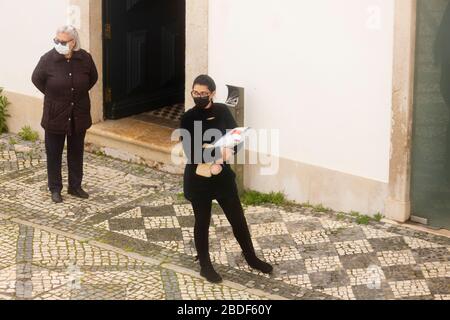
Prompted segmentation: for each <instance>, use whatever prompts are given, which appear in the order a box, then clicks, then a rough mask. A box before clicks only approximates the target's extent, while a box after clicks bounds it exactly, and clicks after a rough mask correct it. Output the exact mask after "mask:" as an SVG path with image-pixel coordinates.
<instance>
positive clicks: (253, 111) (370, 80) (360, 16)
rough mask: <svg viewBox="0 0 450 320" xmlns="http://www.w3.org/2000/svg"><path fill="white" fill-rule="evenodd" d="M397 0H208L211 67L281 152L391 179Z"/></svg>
mask: <svg viewBox="0 0 450 320" xmlns="http://www.w3.org/2000/svg"><path fill="white" fill-rule="evenodd" d="M393 13H394V1H392V0H314V1H311V0H278V1H273V0H245V1H242V0H210V18H209V19H210V21H209V24H210V33H209V73H210V74H211V75H212V76H213V77H214V78H215V79H216V81H217V83H218V85H219V91H220V92H219V97H218V98H219V99H220V100H223V99H224V98H225V97H226V89H225V88H224V86H225V84H234V85H238V86H243V87H245V88H246V90H247V91H246V115H245V116H246V120H247V123H246V124H247V125H249V126H251V127H253V128H273V129H280V130H281V147H280V151H281V157H283V158H287V159H291V160H295V161H299V162H303V163H307V164H313V165H317V166H320V167H325V168H329V169H334V170H337V171H341V172H344V173H349V174H354V175H357V176H361V177H367V178H370V179H374V180H378V181H382V182H387V181H388V173H389V169H388V167H389V148H390V121H391V95H392V94H391V89H392V81H391V79H392V63H393V61H392V60H393Z"/></svg>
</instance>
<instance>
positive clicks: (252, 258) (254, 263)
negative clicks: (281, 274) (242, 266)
mask: <svg viewBox="0 0 450 320" xmlns="http://www.w3.org/2000/svg"><path fill="white" fill-rule="evenodd" d="M243 255H244V258H245V261H247V263H248V265H249V266H250V267H251V268H253V269H256V270H258V271H261V272H262V273H267V274H270V273H272V271H273V267H272V266H271V265H270V264H268V263H267V262H264V261H262V260H261V259H259V258H258V257H257V256H256V254H248V255H246V254H245V253H244V254H243Z"/></svg>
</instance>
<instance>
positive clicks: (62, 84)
mask: <svg viewBox="0 0 450 320" xmlns="http://www.w3.org/2000/svg"><path fill="white" fill-rule="evenodd" d="M53 41H54V43H55V46H54V48H53V49H52V50H50V51H49V52H47V53H46V54H45V55H43V56H42V57H41V59H40V61H39V63H38V65H37V66H36V69H35V70H34V72H33V76H32V81H33V83H34V85H35V86H36V87H37V88H38V89H39V90H40V91H41V92H42V93H43V94H44V95H45V98H44V111H43V116H42V121H41V125H42V127H43V128H44V129H45V148H46V153H47V172H48V188H49V190H50V192H51V195H52V200H53V201H54V202H55V203H61V202H62V201H63V199H62V197H61V191H62V189H63V184H62V176H61V163H62V154H63V150H64V144H65V140H66V137H67V163H68V169H69V188H68V193H69V194H71V195H73V196H75V197H78V198H83V199H87V198H89V195H88V194H87V193H86V192H85V191H84V190H83V189H82V188H81V183H82V180H83V153H84V139H85V136H86V130H87V129H89V128H90V127H91V125H92V119H91V113H90V109H91V103H90V99H89V90H91V88H92V87H93V86H94V85H95V83H96V82H97V80H98V73H97V68H96V67H95V64H94V61H93V59H92V57H91V55H90V54H89V53H88V52H86V51H85V50H83V49H81V45H80V39H79V36H78V32H77V30H76V29H75V28H74V27H72V26H64V27H61V28H59V29H58V30H57V32H56V37H55V38H54V39H53Z"/></svg>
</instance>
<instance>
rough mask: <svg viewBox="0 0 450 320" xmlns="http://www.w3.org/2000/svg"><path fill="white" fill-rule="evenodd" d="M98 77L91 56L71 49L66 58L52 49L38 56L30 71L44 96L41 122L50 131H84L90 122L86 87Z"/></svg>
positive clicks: (93, 83)
mask: <svg viewBox="0 0 450 320" xmlns="http://www.w3.org/2000/svg"><path fill="white" fill-rule="evenodd" d="M97 80H98V73H97V69H96V67H95V64H94V61H93V59H92V57H91V55H90V54H89V53H88V52H86V51H85V50H79V51H74V52H73V55H72V58H70V59H66V58H65V56H64V55H62V54H59V53H58V52H57V51H56V50H55V49H52V50H50V51H49V52H47V53H46V54H45V55H44V56H42V57H41V59H40V61H39V63H38V65H37V66H36V69H35V70H34V72H33V76H32V81H33V83H34V85H35V86H36V87H37V88H38V89H39V90H40V91H41V92H42V93H43V94H44V95H45V98H44V112H43V115H42V121H41V125H42V127H43V128H44V129H46V130H47V131H49V132H52V133H61V134H63V133H69V134H70V131H71V129H72V128H74V130H76V131H77V132H82V131H84V130H87V129H88V128H89V127H90V126H91V125H92V118H91V102H90V99H89V90H91V89H92V87H93V86H94V85H95V83H96V82H97Z"/></svg>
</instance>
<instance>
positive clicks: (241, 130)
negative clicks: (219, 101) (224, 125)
mask: <svg viewBox="0 0 450 320" xmlns="http://www.w3.org/2000/svg"><path fill="white" fill-rule="evenodd" d="M248 130H250V128H249V127H238V128H234V129H233V130H230V131H228V132H227V134H226V135H224V136H223V137H222V138H221V139H219V140H218V141H217V142H216V143H215V144H214V148H218V147H220V148H228V149H232V148H234V147H235V146H237V145H239V144H241V143H242V142H244V140H245V134H246V133H247V132H248Z"/></svg>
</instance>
